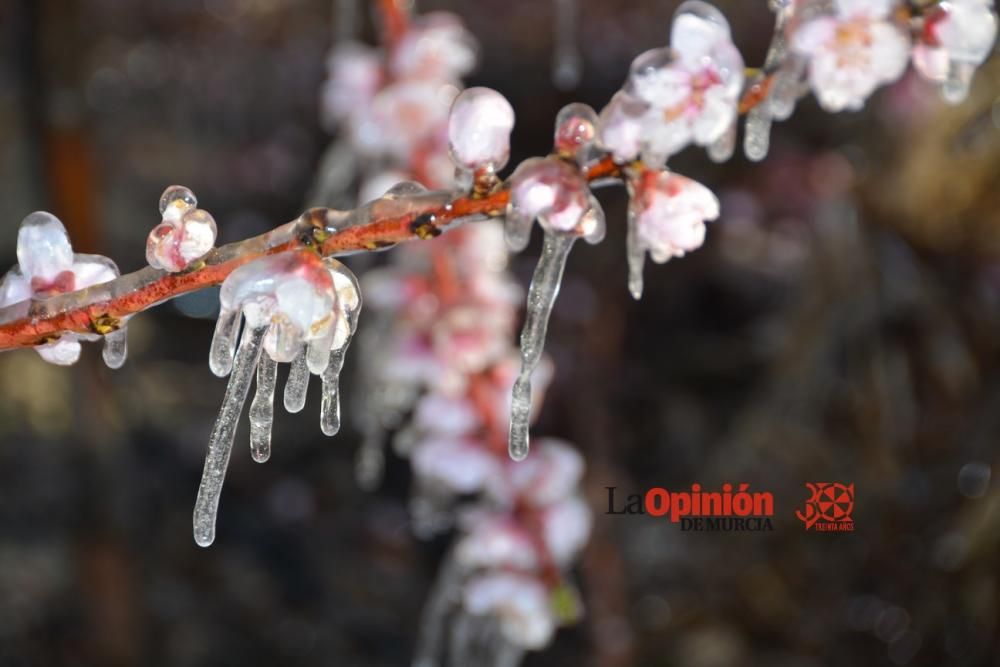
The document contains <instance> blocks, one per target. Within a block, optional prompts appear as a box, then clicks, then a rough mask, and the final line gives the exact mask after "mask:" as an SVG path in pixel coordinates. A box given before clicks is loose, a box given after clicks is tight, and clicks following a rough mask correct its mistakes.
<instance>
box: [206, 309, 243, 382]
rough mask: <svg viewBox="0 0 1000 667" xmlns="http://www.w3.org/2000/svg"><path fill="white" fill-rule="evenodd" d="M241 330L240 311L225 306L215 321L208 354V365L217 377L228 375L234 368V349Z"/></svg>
mask: <svg viewBox="0 0 1000 667" xmlns="http://www.w3.org/2000/svg"><path fill="white" fill-rule="evenodd" d="M239 331H240V311H239V310H236V309H227V308H223V309H222V311H221V312H220V313H219V319H218V320H217V321H216V323H215V334H214V335H213V336H212V347H211V350H210V351H209V354H208V367H209V369H210V370H211V371H212V374H213V375H215V376H217V377H220V378H221V377H226V376H227V375H229V371H231V370H232V369H233V351H234V350H235V349H236V336H237V334H238V333H239Z"/></svg>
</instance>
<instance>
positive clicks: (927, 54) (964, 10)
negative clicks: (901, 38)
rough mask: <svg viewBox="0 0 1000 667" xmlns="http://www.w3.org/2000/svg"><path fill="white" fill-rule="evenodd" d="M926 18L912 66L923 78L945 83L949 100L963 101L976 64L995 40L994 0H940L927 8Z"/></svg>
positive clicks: (978, 63) (953, 101)
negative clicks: (941, 0)
mask: <svg viewBox="0 0 1000 667" xmlns="http://www.w3.org/2000/svg"><path fill="white" fill-rule="evenodd" d="M923 21H924V23H923V30H922V31H921V33H920V35H919V38H918V40H917V43H916V44H914V46H913V66H914V68H915V69H916V70H917V72H919V73H920V74H921V76H923V77H924V78H926V79H928V80H930V81H934V82H936V83H939V84H941V85H942V90H943V92H944V96H945V99H946V100H947V101H949V102H952V103H958V102H961V101H962V100H964V99H965V96H966V95H967V94H968V89H969V83H970V82H971V81H972V75H973V73H974V72H975V69H976V67H978V66H979V65H981V64H982V63H983V61H985V60H986V57H987V56H988V55H989V53H990V51H992V50H993V45H994V43H995V42H996V37H997V15H996V12H995V11H994V9H993V0H947V1H945V2H938V3H937V4H935V5H933V6H932V7H930V8H929V9H928V10H927V11H926V13H925V14H924V19H923Z"/></svg>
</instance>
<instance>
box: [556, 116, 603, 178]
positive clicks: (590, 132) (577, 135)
mask: <svg viewBox="0 0 1000 667" xmlns="http://www.w3.org/2000/svg"><path fill="white" fill-rule="evenodd" d="M597 123H598V120H597V112H595V111H594V110H593V109H592V108H591V107H590V106H588V105H586V104H580V103H579V102H574V103H573V104H567V105H566V106H564V107H563V108H562V109H560V111H559V114H558V115H557V116H556V131H555V137H554V141H553V145H554V147H555V149H556V152H557V153H558V154H559V155H562V156H566V157H572V158H574V159H575V160H576V161H577V163H579V164H581V165H583V164H586V163H587V162H589V161H590V160H591V159H592V158H593V157H594V156H595V155H596V153H597V145H596V139H597Z"/></svg>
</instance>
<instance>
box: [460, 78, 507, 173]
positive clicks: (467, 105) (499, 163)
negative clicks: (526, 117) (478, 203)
mask: <svg viewBox="0 0 1000 667" xmlns="http://www.w3.org/2000/svg"><path fill="white" fill-rule="evenodd" d="M513 128H514V109H513V108H511V106H510V102H508V101H507V98H505V97H504V96H503V95H501V94H500V93H498V92H497V91H495V90H492V89H490V88H469V89H468V90H464V91H462V93H461V94H459V96H458V97H456V98H455V103H454V104H453V105H452V107H451V114H450V116H449V119H448V149H449V151H450V153H451V157H452V159H453V160H454V161H455V164H456V165H457V166H458V167H459V168H460V169H462V170H466V171H476V170H478V169H487V170H489V171H490V172H493V171H499V170H500V169H503V167H504V165H506V164H507V158H508V157H510V132H511V130H512V129H513Z"/></svg>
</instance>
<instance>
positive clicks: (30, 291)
mask: <svg viewBox="0 0 1000 667" xmlns="http://www.w3.org/2000/svg"><path fill="white" fill-rule="evenodd" d="M17 262H18V265H17V266H15V267H14V268H12V269H11V270H10V271H8V272H7V274H6V275H5V276H4V277H3V280H0V307H2V306H7V305H10V304H13V303H17V302H19V301H24V300H26V299H47V298H50V297H53V296H56V295H59V294H64V293H66V292H73V291H75V290H80V289H84V288H86V287H91V286H93V285H97V284H99V283H104V282H107V281H109V280H114V279H115V278H116V277H118V275H119V272H118V267H117V266H116V265H115V263H114V262H112V261H111V260H110V259H108V258H107V257H102V256H100V255H81V254H74V253H73V248H72V246H71V245H70V242H69V236H68V235H67V234H66V228H65V227H63V224H62V222H60V221H59V219H58V218H56V217H55V216H54V215H52V214H51V213H45V212H44V211H36V212H35V213H32V214H30V215H28V216H27V217H26V218H25V219H24V221H23V222H22V223H21V227H20V229H19V230H18V232H17ZM97 338H99V336H93V335H89V334H72V333H66V334H63V335H62V336H61V337H60V338H59V340H57V341H54V342H52V343H47V344H45V345H38V346H36V347H35V349H36V350H37V351H38V354H39V355H41V357H42V359H45V360H46V361H48V362H50V363H53V364H59V365H61V366H66V365H69V364H73V363H76V361H77V359H79V358H80V343H79V341H80V340H96V339H97Z"/></svg>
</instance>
